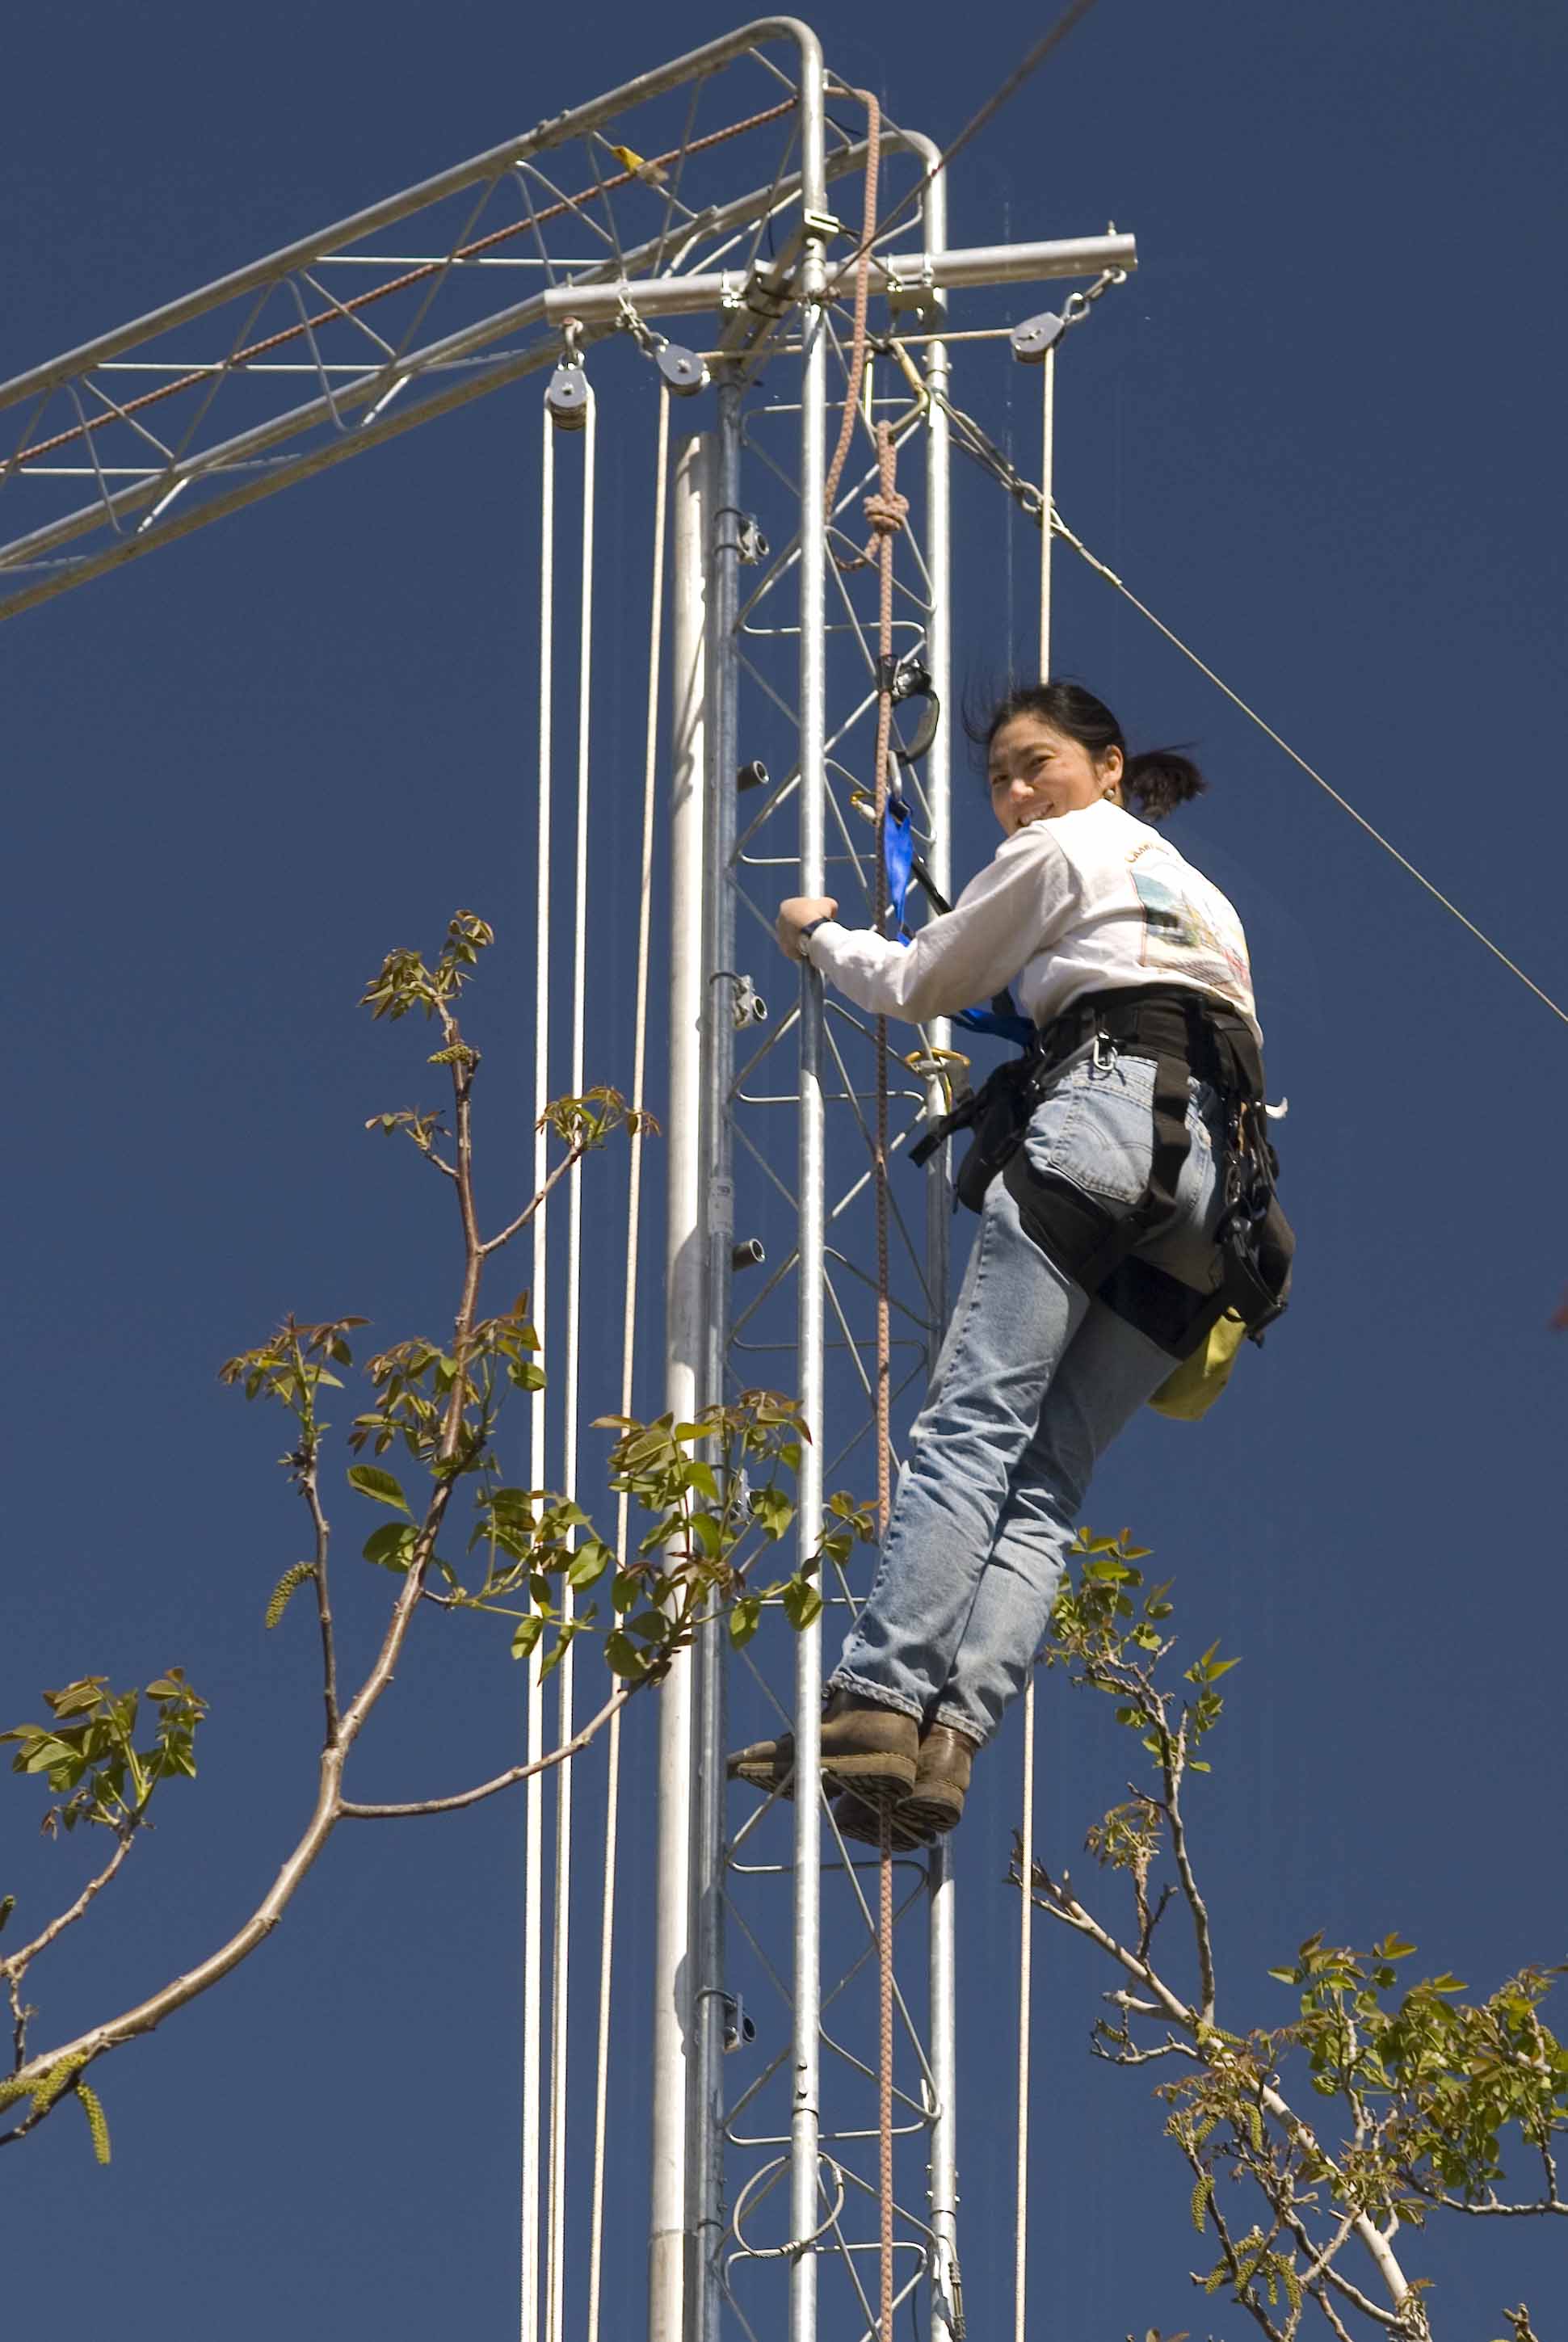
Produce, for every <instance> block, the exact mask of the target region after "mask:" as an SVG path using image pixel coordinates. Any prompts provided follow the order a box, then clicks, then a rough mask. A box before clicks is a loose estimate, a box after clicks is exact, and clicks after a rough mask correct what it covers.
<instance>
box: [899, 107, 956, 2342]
mask: <svg viewBox="0 0 1568 2342" xmlns="http://www.w3.org/2000/svg"><path fill="white" fill-rule="evenodd" d="M909 143H910V145H912V146H913V147H914V151H915V153H916V155H918V156H919V158H920V160H921V161H922V162H923V163H924V165H925V166H926V168H927V170H930V169H931V168H932V167H933V165H934V164H935V163H936V162H937V160H938V150H937V148H936V147H935V146H934V145H933V144H931V143H930V142H929V141H927V140H925V139H924V138H918V137H912V138H911V140H910V142H909ZM924 205H925V248H926V251H927V252H928V253H933V254H934V253H939V252H943V251H944V250H945V249H946V245H947V178H946V174H945V173H940V174H939V175H938V176H937V177H936V178H934V180H933V181H932V183H931V185H929V186H928V187H927V189H926V191H925V197H924ZM936 297H937V301H938V305H939V307H940V309H941V310H942V311H944V312H945V309H946V306H947V301H946V295H944V294H939V295H937V296H936ZM950 373H951V367H950V363H949V357H948V350H947V345H946V343H945V342H942V341H933V342H928V343H927V345H926V351H925V376H926V381H927V383H928V384H929V385H930V388H931V391H932V394H933V396H932V401H931V405H930V408H929V411H928V412H927V415H926V418H925V424H926V438H925V506H926V510H925V561H926V568H927V570H928V572H929V574H930V578H931V599H932V611H931V621H930V626H929V630H928V634H927V639H926V661H925V663H926V666H927V667H928V668H929V669H930V673H931V680H932V683H933V685H934V688H935V691H936V695H937V698H938V701H939V703H940V705H941V706H942V708H943V710H944V721H943V722H942V723H941V725H939V726H938V727H937V734H936V737H935V739H934V741H933V743H932V746H931V752H930V755H929V756H928V757H927V758H926V765H925V791H926V804H927V807H928V810H929V813H930V816H931V844H930V846H929V848H928V849H927V861H928V863H929V866H930V869H931V875H932V876H933V878H934V880H935V882H936V885H937V886H938V888H939V889H940V891H941V892H942V894H943V895H944V896H947V897H948V898H949V899H951V897H952V894H953V724H954V711H953V692H952V678H953V600H952V566H953V528H952V500H951V476H950V475H951V453H952V448H951V435H950V430H949V425H948V420H947V413H946V409H945V408H944V406H943V405H942V404H941V395H944V394H945V393H946V391H947V388H948V383H949V378H950ZM929 1034H930V1040H931V1045H932V1046H933V1047H934V1048H937V1049H945V1048H947V1047H948V1046H950V1045H951V1037H952V1028H951V1026H949V1024H948V1022H947V1020H946V1018H945V1017H937V1018H934V1020H933V1022H932V1024H931V1026H930V1027H929ZM931 1088H932V1111H933V1112H934V1113H940V1112H941V1111H942V1106H943V1100H942V1097H941V1093H940V1087H939V1085H938V1084H937V1083H936V1082H935V1081H934V1080H933V1082H932V1085H931ZM952 1228H953V1212H952V1202H951V1196H950V1192H949V1187H948V1173H947V1150H946V1148H945V1147H943V1148H940V1149H939V1150H938V1152H937V1155H936V1157H935V1160H934V1162H933V1163H932V1165H931V1166H930V1168H929V1170H928V1171H927V1173H926V1185H925V1264H926V1270H925V1273H926V1279H927V1283H928V1286H929V1288H930V1292H931V1298H932V1330H931V1337H930V1344H929V1353H930V1355H929V1365H930V1366H932V1367H934V1366H935V1364H936V1353H937V1350H938V1349H939V1348H940V1346H941V1342H942V1336H943V1332H944V1328H945V1325H946V1319H947V1291H948V1273H949V1265H950V1264H949V1254H950V1248H951V1244H952ZM927 1892H928V1895H929V1898H930V1907H929V1914H928V1923H927V1948H928V1956H929V1962H930V1971H929V1974H930V1992H931V2038H930V2045H929V2046H930V2057H931V2075H932V2084H933V2088H934V2096H935V2107H934V2117H933V2121H932V2127H931V2170H930V2195H931V2231H932V2236H933V2237H934V2246H933V2252H932V2270H931V2313H930V2319H929V2326H930V2331H931V2333H932V2335H933V2337H940V2336H942V2335H943V2334H944V2330H945V2333H946V2334H947V2335H948V2336H949V2337H951V2336H952V2335H953V2334H954V2331H955V2318H954V2309H955V2305H956V2301H957V2297H958V2284H959V2279H958V2139H957V2109H956V2097H957V2081H958V2051H957V2037H956V2030H955V2026H956V2013H955V1999H956V1960H957V1946H956V1942H955V1921H956V1907H957V1888H956V1886H955V1883H954V1847H953V1843H952V1841H951V1839H945V1838H944V1839H941V1840H939V1841H938V1843H937V1845H936V1846H935V1847H933V1849H932V1854H931V1863H930V1869H929V1872H928V1887H927Z"/></svg>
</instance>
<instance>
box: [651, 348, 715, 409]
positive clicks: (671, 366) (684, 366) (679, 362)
mask: <svg viewBox="0 0 1568 2342" xmlns="http://www.w3.org/2000/svg"><path fill="white" fill-rule="evenodd" d="M654 364H655V365H657V367H658V369H659V375H660V377H661V379H662V380H663V381H664V383H665V384H666V385H667V386H668V388H669V389H670V391H671V392H672V393H673V395H674V396H675V397H676V398H695V396H696V395H697V393H698V392H699V391H703V390H706V388H707V386H708V383H709V380H710V376H709V374H708V369H707V366H706V365H705V364H704V361H703V359H702V358H700V357H699V356H698V355H697V353H696V351H695V350H687V349H683V348H682V346H681V345H680V343H679V342H666V343H664V346H663V348H662V349H660V351H659V352H658V355H657V356H656V357H655V359H654Z"/></svg>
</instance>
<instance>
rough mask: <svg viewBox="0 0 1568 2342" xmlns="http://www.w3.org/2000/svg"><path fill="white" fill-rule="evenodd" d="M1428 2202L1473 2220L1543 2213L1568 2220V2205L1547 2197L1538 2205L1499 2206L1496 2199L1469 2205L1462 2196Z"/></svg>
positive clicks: (1507, 2218)
mask: <svg viewBox="0 0 1568 2342" xmlns="http://www.w3.org/2000/svg"><path fill="white" fill-rule="evenodd" d="M1426 2200H1427V2202H1428V2203H1429V2204H1441V2205H1442V2206H1443V2209H1444V2210H1445V2211H1449V2212H1468V2213H1469V2215H1470V2217H1471V2218H1472V2219H1473V2220H1523V2219H1529V2218H1531V2217H1538V2216H1539V2215H1540V2214H1542V2213H1543V2212H1545V2213H1552V2212H1555V2213H1557V2214H1559V2215H1560V2216H1562V2217H1564V2218H1568V2204H1562V2203H1553V2201H1552V2199H1551V2197H1546V2196H1543V2197H1542V2199H1541V2201H1540V2202H1539V2203H1538V2204H1499V2203H1498V2202H1497V2201H1496V2200H1495V2198H1493V2200H1491V2201H1490V2202H1487V2203H1485V2204H1467V2203H1466V2202H1465V2201H1464V2199H1463V2197H1462V2196H1428V2197H1427V2199H1426Z"/></svg>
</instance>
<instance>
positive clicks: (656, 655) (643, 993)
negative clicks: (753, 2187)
mask: <svg viewBox="0 0 1568 2342" xmlns="http://www.w3.org/2000/svg"><path fill="white" fill-rule="evenodd" d="M669 445H670V394H669V390H668V388H667V386H666V385H664V384H663V383H661V384H660V385H659V436H658V451H657V454H656V455H655V458H654V465H655V470H654V578H653V587H652V595H651V600H652V604H653V608H652V615H651V619H650V624H649V628H648V714H647V727H646V738H645V746H644V762H643V843H642V863H641V878H640V886H639V895H638V908H637V983H636V1010H635V1025H634V1036H633V1042H632V1104H633V1105H634V1106H641V1104H642V1102H643V1080H644V1069H645V1066H646V1060H647V1037H648V972H649V961H650V942H651V936H652V930H653V900H654V814H655V806H656V802H657V786H658V762H659V684H660V665H661V661H662V658H663V655H664V645H663V633H664V528H665V510H666V505H667V502H668V477H667V475H668V469H669ZM642 1208H643V1147H642V1141H641V1140H640V1139H637V1138H634V1140H633V1141H632V1156H631V1169H630V1176H629V1181H628V1187H627V1197H626V1309H625V1319H624V1333H623V1339H622V1347H621V1413H622V1414H623V1415H630V1414H631V1412H632V1389H633V1367H634V1361H635V1356H636V1341H637V1272H638V1268H639V1266H640V1252H641V1245H640V1238H641V1234H642ZM630 1506H631V1497H630V1496H629V1494H628V1493H627V1492H626V1491H624V1490H623V1491H622V1493H621V1496H620V1499H619V1502H618V1504H617V1506H616V1522H615V1552H616V1556H617V1558H624V1555H625V1551H626V1527H627V1520H628V1516H629V1509H630ZM620 1727H621V1713H620V1710H619V1709H618V1708H617V1710H616V1711H615V1714H614V1716H612V1717H611V1719H610V1747H609V1764H608V1770H607V1774H606V1777H605V1783H604V1807H605V1811H604V1890H603V1916H602V1918H601V1922H600V1936H599V2033H598V2055H597V2059H596V2067H595V2072H594V2167H593V2184H592V2214H591V2218H590V2234H589V2243H588V2324H587V2334H586V2342H599V2297H600V2289H601V2286H602V2283H603V2262H604V2141H605V2134H606V2129H607V2126H608V2120H609V2103H610V2016H611V2006H612V1992H613V1984H614V1941H615V1856H616V1847H617V1840H618V1836H619V1817H620V1788H621V1729H620Z"/></svg>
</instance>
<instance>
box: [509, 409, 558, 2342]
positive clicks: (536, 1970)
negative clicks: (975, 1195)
mask: <svg viewBox="0 0 1568 2342" xmlns="http://www.w3.org/2000/svg"><path fill="white" fill-rule="evenodd" d="M540 419H541V423H542V425H543V429H544V445H543V449H542V453H541V460H540V488H541V495H540V519H539V786H538V808H539V831H538V869H537V878H536V884H535V888H534V1120H535V1122H537V1121H538V1119H539V1117H540V1116H541V1115H542V1114H543V1113H544V1108H545V1106H546V1105H547V1104H548V1103H549V1096H550V783H551V758H552V750H553V746H554V743H553V738H552V721H553V710H552V706H551V692H550V686H551V661H552V659H553V657H554V626H553V619H554V590H555V589H554V565H555V445H554V435H555V426H554V424H553V423H552V422H551V420H550V417H549V415H548V414H544V415H542V416H541V418H540ZM548 1174H549V1157H548V1152H547V1148H546V1144H545V1134H544V1131H542V1130H535V1132H534V1194H535V1195H537V1194H538V1193H539V1191H540V1189H541V1188H542V1187H543V1186H544V1181H545V1179H546V1177H547V1176H548ZM548 1209H549V1207H548V1206H547V1205H546V1204H543V1203H542V1204H541V1205H540V1206H539V1208H538V1210H537V1211H536V1212H535V1213H534V1219H533V1224H532V1255H531V1261H532V1270H533V1292H532V1303H531V1306H532V1310H533V1317H534V1330H535V1332H536V1333H537V1335H538V1336H539V1341H540V1344H541V1346H543V1344H544V1314H545V1313H544V1305H545V1278H546V1275H547V1272H548V1267H549V1255H548V1251H547V1249H546V1242H545V1223H546V1218H547V1215H548ZM545 1471H546V1465H545V1455H544V1392H543V1391H542V1390H538V1391H534V1393H533V1394H532V1395H531V1396H530V1400H529V1411H528V1485H529V1486H530V1487H532V1488H542V1487H544V1485H545ZM541 1664H542V1658H541V1656H539V1655H535V1656H531V1657H530V1658H529V1659H528V1661H527V1662H526V1665H527V1668H528V1706H527V1745H526V1751H525V1753H526V1757H527V1760H528V1762H529V1764H531V1765H536V1764H537V1763H538V1761H539V1759H540V1757H542V1756H543V1755H544V1686H543V1685H542V1684H541V1682H540V1679H539V1668H540V1666H541ZM523 1795H524V1837H523V2188H522V2197H523V2205H522V2209H523V2283H522V2301H521V2305H520V2317H519V2322H518V2334H519V2337H520V2342H538V2337H539V2111H540V2069H541V2046H542V2045H541V2038H540V2022H539V2019H540V1993H541V1985H542V1978H543V1960H542V1942H541V1937H542V1922H543V1917H544V1915H543V1912H542V1910H541V1907H540V1906H541V1902H542V1898H543V1894H544V1776H543V1775H542V1774H540V1773H534V1774H532V1775H531V1776H530V1777H529V1779H528V1780H527V1781H526V1782H525V1783H524V1791H523Z"/></svg>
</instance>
